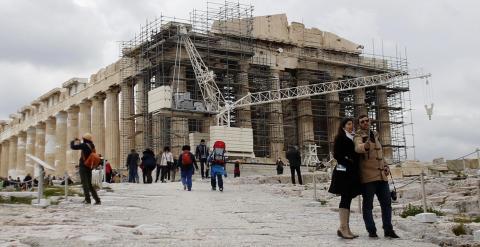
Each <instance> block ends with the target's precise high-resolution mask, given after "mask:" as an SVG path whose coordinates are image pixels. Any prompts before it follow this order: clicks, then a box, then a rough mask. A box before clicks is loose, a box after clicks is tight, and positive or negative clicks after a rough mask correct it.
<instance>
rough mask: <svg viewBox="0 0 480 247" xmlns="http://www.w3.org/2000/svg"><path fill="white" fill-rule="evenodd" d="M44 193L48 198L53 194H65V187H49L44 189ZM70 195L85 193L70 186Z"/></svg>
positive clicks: (68, 193)
mask: <svg viewBox="0 0 480 247" xmlns="http://www.w3.org/2000/svg"><path fill="white" fill-rule="evenodd" d="M43 195H44V196H45V197H46V198H48V197H51V196H65V188H63V187H47V188H45V190H44V191H43ZM67 195H68V196H83V193H79V192H77V191H76V190H74V189H72V188H68V192H67Z"/></svg>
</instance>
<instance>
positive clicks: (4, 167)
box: [0, 141, 9, 177]
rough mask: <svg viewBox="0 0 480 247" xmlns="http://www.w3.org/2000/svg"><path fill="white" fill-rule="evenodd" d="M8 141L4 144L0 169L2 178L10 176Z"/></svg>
mask: <svg viewBox="0 0 480 247" xmlns="http://www.w3.org/2000/svg"><path fill="white" fill-rule="evenodd" d="M8 152H9V148H8V141H4V142H2V157H1V159H2V167H1V168H0V176H2V177H7V176H8Z"/></svg>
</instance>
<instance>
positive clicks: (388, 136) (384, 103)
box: [377, 88, 393, 160]
mask: <svg viewBox="0 0 480 247" xmlns="http://www.w3.org/2000/svg"><path fill="white" fill-rule="evenodd" d="M377 103H378V109H377V110H378V112H377V130H378V134H379V138H380V142H381V143H382V146H383V155H384V157H385V159H387V160H388V159H390V160H391V159H392V158H393V149H392V132H391V129H390V128H391V126H390V112H389V111H388V110H389V109H388V99H387V90H386V89H385V88H379V89H377Z"/></svg>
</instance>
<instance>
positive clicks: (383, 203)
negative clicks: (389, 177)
mask: <svg viewBox="0 0 480 247" xmlns="http://www.w3.org/2000/svg"><path fill="white" fill-rule="evenodd" d="M374 195H377V198H378V201H379V202H380V208H381V209H382V223H383V230H384V231H392V230H393V226H392V201H391V198H390V188H389V186H388V182H386V181H374V182H370V183H366V184H362V196H363V207H362V209H363V221H364V222H365V228H366V229H367V231H368V232H376V231H377V228H376V227H375V221H374V220H373V214H372V209H373V197H374Z"/></svg>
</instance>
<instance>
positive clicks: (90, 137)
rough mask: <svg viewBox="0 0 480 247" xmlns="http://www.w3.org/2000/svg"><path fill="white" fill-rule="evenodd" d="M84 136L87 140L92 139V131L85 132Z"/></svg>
mask: <svg viewBox="0 0 480 247" xmlns="http://www.w3.org/2000/svg"><path fill="white" fill-rule="evenodd" d="M82 138H83V139H85V140H89V141H92V134H90V133H85V134H83V137H82Z"/></svg>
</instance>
